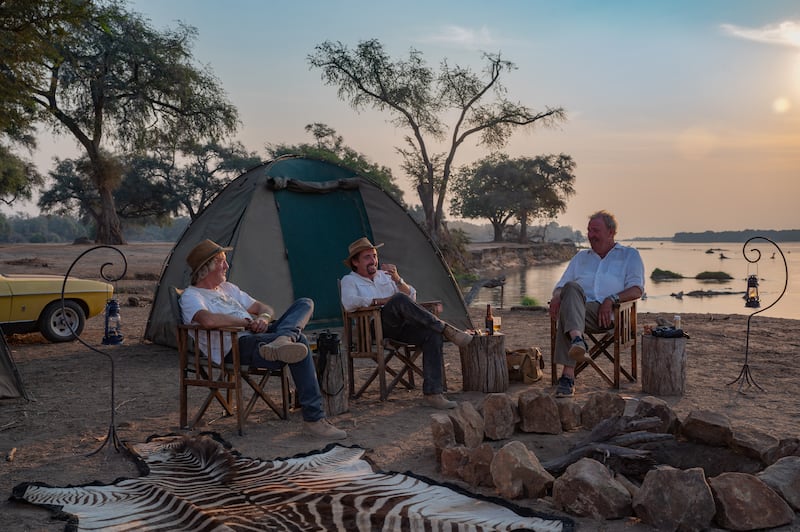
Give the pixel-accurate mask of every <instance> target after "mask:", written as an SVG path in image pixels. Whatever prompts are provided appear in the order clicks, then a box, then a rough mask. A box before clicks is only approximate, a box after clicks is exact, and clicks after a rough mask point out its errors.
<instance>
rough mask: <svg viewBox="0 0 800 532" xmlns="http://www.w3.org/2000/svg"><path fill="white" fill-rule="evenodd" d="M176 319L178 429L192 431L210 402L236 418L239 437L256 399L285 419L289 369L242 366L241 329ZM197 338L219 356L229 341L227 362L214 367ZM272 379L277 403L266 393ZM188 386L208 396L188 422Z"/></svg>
mask: <svg viewBox="0 0 800 532" xmlns="http://www.w3.org/2000/svg"><path fill="white" fill-rule="evenodd" d="M172 290H173V297H174V299H175V301H174V304H175V305H176V308H177V305H178V298H179V297H180V293H181V291H180V290H178V289H176V288H173V289H172ZM177 316H178V325H177V347H178V356H179V363H180V382H179V386H180V426H181V428H188V429H192V428H194V426H195V425H196V424H197V423H198V422H199V421H200V419H201V418H202V417H203V416H204V415H205V413H206V411H207V410H208V408H209V406H211V404H212V403H213V402H214V400H216V401H217V402H218V403H219V404H220V405H221V406H222V408H223V409H224V410H225V413H226V414H227V415H229V416H234V415H235V416H236V426H237V429H238V431H239V435H242V434H243V426H244V422H245V421H246V420H247V417H248V416H249V415H250V413H251V412H252V410H253V407H254V406H255V405H256V403H258V401H259V399H260V400H261V401H263V402H264V403H265V404H266V405H267V406H268V407H269V408H270V409H271V410H272V411H273V412H275V414H276V415H277V416H278V417H279V418H281V419H287V418H288V417H289V404H290V402H289V368H288V367H287V366H286V365H284V366H283V367H282V368H281V369H277V370H272V369H269V368H256V367H253V366H247V365H245V366H242V365H241V356H240V353H239V333H241V332H242V331H243V330H244V329H243V328H241V327H222V328H217V329H206V328H203V327H201V326H200V325H198V324H183V323H180V313H179V312H178V315H177ZM212 333H219V334H212ZM200 335H205V339H206V341H207V345H209V346H211V345H213V342H215V341H216V342H218V344H219V350H220V352H224V347H223V345H224V339H225V338H226V337H229V338H230V341H231V346H232V347H231V362H230V363H223V364H217V363H214V362H213V361H212V360H211V358H209V357H207V356H206V355H205V353H203V352H202V351H201V350H200V347H199V342H196V341H194V338H200ZM215 337H216V339H215ZM273 376H275V377H279V378H280V381H281V397H280V402H278V401H277V400H276V399H273V398H272V397H270V396H269V394H267V392H266V389H267V384H268V382H269V379H270V377H273ZM242 382H244V383H246V384H247V385H248V387H249V388H250V390H251V391H252V394H251V395H250V397H249V398H248V399H247V404H246V405H245V404H244V399H245V396H244V392H243V389H244V387H243V385H242ZM190 386H196V387H201V388H207V389H208V394H207V395H206V398H205V400H204V401H203V403H202V405H201V406H200V408H199V409H198V410H197V413H196V414H195V415H194V417H193V418H192V420H191V422H188V417H189V414H188V410H189V408H188V392H189V387H190ZM223 392H224V393H223Z"/></svg>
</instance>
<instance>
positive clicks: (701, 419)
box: [681, 410, 733, 447]
mask: <svg viewBox="0 0 800 532" xmlns="http://www.w3.org/2000/svg"><path fill="white" fill-rule="evenodd" d="M681 434H682V435H683V436H684V437H686V439H689V440H692V441H696V442H700V443H705V444H706V445H714V446H717V447H726V446H728V445H730V444H731V442H732V441H733V429H732V428H731V422H730V421H729V420H728V417H727V416H725V415H724V414H719V413H717V412H711V411H709V410H694V411H692V412H690V413H689V415H688V416H687V417H686V419H685V420H684V422H683V424H682V425H681Z"/></svg>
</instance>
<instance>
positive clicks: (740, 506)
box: [708, 473, 794, 530]
mask: <svg viewBox="0 0 800 532" xmlns="http://www.w3.org/2000/svg"><path fill="white" fill-rule="evenodd" d="M708 483H709V485H710V486H711V492H712V493H713V494H714V500H715V501H716V504H717V514H716V516H715V517H714V519H715V521H716V522H717V524H718V525H719V526H721V527H723V528H727V529H730V530H756V529H760V528H773V527H777V526H783V525H786V524H788V523H791V522H792V520H794V511H793V510H792V509H791V508H790V507H789V505H788V504H787V503H786V501H784V500H783V499H782V498H781V497H780V496H779V495H778V494H777V493H775V492H774V491H772V489H770V488H769V486H767V485H766V484H765V483H764V482H762V481H761V480H759V479H758V478H756V477H755V476H753V475H749V474H747V473H723V474H721V475H719V476H716V477H712V478H710V479H708Z"/></svg>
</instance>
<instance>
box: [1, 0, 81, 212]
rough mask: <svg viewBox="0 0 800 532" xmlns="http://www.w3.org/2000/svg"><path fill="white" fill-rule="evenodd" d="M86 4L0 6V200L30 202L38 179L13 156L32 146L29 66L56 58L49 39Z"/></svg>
mask: <svg viewBox="0 0 800 532" xmlns="http://www.w3.org/2000/svg"><path fill="white" fill-rule="evenodd" d="M88 3H89V2H88V0H86V1H79V0H39V1H37V2H30V1H28V0H5V1H3V2H0V201H2V202H3V203H6V204H7V205H11V204H13V203H14V202H15V201H16V200H17V199H30V198H31V196H32V192H33V190H34V188H35V187H37V186H39V185H41V184H42V176H41V175H40V174H39V173H38V172H37V171H36V167H35V166H34V165H33V163H31V162H30V161H28V160H26V159H24V158H23V157H22V156H20V155H18V154H17V153H14V151H13V147H14V146H18V147H22V148H26V149H28V150H31V149H33V148H34V147H35V145H36V142H35V137H34V135H33V133H34V123H35V122H36V119H37V115H36V106H35V103H34V100H33V96H32V94H31V93H30V92H27V91H21V90H20V86H22V85H26V84H31V83H32V82H33V80H34V79H35V75H36V69H35V68H33V66H32V65H35V64H38V63H41V62H43V61H44V60H46V59H49V58H52V57H54V56H55V55H56V53H55V49H54V47H53V46H52V45H51V44H50V39H49V36H51V35H59V34H63V33H64V32H65V31H66V27H67V26H68V24H71V23H75V22H77V21H79V20H81V19H82V17H85V15H86V11H87V5H88Z"/></svg>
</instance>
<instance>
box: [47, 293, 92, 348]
mask: <svg viewBox="0 0 800 532" xmlns="http://www.w3.org/2000/svg"><path fill="white" fill-rule="evenodd" d="M84 325H86V314H84V312H83V309H82V308H81V306H80V305H79V304H77V303H76V302H74V301H68V300H65V301H64V305H63V306H62V304H61V300H60V299H59V300H58V301H53V302H52V303H50V304H49V305H47V306H46V307H45V308H44V310H43V311H42V315H41V316H39V332H41V333H42V336H44V337H45V338H46V339H48V340H50V341H51V342H54V343H56V342H70V341H72V340H74V339H75V337H76V336H80V335H81V333H82V332H83V327H84ZM73 331H74V333H73Z"/></svg>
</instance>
